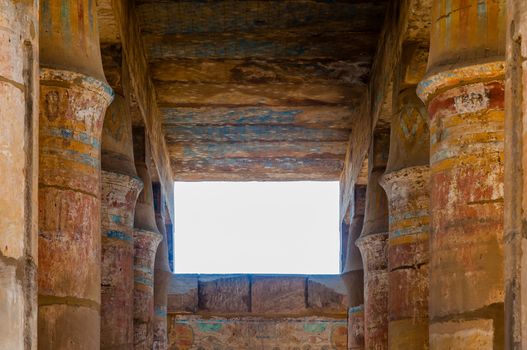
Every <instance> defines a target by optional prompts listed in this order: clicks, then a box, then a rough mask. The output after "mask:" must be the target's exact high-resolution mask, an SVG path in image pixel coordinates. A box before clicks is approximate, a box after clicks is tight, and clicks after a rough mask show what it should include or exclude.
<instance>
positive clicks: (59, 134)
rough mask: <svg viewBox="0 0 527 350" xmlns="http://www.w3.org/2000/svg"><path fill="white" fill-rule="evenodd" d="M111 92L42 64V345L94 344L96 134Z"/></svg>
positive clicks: (98, 238)
mask: <svg viewBox="0 0 527 350" xmlns="http://www.w3.org/2000/svg"><path fill="white" fill-rule="evenodd" d="M112 95H113V94H112V91H111V89H110V88H109V87H108V86H107V85H106V84H104V83H103V82H101V81H99V80H96V79H93V78H91V77H88V76H85V75H82V74H78V73H73V72H68V71H58V70H52V69H47V68H41V71H40V127H39V129H40V138H39V146H40V158H39V160H40V163H39V165H40V169H39V254H38V256H39V273H38V287H39V338H38V339H39V347H41V348H43V349H49V348H53V349H72V344H73V348H75V349H93V348H94V347H98V346H99V342H100V340H99V328H100V314H99V312H100V298H101V280H100V276H101V265H100V264H101V260H100V259H101V235H100V227H101V226H100V225H101V216H100V210H101V197H100V194H101V193H100V181H101V179H100V171H101V169H100V139H101V131H102V126H103V117H104V112H105V109H106V107H107V106H108V104H109V102H110V101H111V98H112ZM57 324H61V325H63V326H57ZM83 330H85V331H86V332H85V333H84V332H83Z"/></svg>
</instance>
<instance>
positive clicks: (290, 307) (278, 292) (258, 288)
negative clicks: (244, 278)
mask: <svg viewBox="0 0 527 350" xmlns="http://www.w3.org/2000/svg"><path fill="white" fill-rule="evenodd" d="M251 311H252V312H253V313H256V314H275V315H276V314H278V315H296V314H302V313H305V312H306V311H307V307H306V278H305V277H300V276H254V277H253V284H252V305H251Z"/></svg>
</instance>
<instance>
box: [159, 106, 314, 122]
mask: <svg viewBox="0 0 527 350" xmlns="http://www.w3.org/2000/svg"><path fill="white" fill-rule="evenodd" d="M162 111H163V113H164V114H165V119H166V120H167V121H168V122H169V123H170V122H175V123H177V124H192V125H199V124H210V121H209V119H213V120H216V119H218V120H220V119H221V120H223V121H225V124H230V125H237V124H245V125H246V124H288V125H290V124H293V123H295V122H296V117H297V116H298V115H300V114H302V113H304V111H303V110H301V109H291V110H282V111H281V110H274V109H271V108H259V107H249V108H239V109H234V110H232V109H230V110H225V109H217V110H213V111H199V110H198V111H189V110H184V109H178V108H162Z"/></svg>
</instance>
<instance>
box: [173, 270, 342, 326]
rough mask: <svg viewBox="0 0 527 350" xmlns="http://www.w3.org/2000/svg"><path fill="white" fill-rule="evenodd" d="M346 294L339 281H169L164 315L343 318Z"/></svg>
mask: <svg viewBox="0 0 527 350" xmlns="http://www.w3.org/2000/svg"><path fill="white" fill-rule="evenodd" d="M198 289H199V291H198ZM346 294H347V293H346V287H345V286H344V284H343V282H342V281H341V278H340V276H339V275H304V276H297V275H291V276H288V275H285V276H281V275H172V277H171V280H170V282H169V291H168V301H169V302H168V312H169V313H177V314H189V313H192V314H200V315H203V316H207V315H209V316H210V315H223V316H229V317H235V316H249V315H252V316H257V315H258V316H259V315H261V316H264V315H270V316H272V317H274V316H276V317H277V316H278V315H290V316H293V315H296V316H307V315H325V316H334V317H337V316H338V317H341V318H342V317H345V315H346V312H347V307H348V304H347V300H346ZM262 299H263V304H262ZM291 303H292V305H290V304H291ZM255 306H256V307H255Z"/></svg>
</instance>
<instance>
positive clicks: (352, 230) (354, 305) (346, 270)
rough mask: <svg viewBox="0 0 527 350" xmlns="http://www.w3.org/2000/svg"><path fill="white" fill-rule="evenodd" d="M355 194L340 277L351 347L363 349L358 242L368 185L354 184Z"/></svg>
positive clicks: (360, 270) (362, 305) (361, 289)
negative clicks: (345, 289) (346, 303)
mask: <svg viewBox="0 0 527 350" xmlns="http://www.w3.org/2000/svg"><path fill="white" fill-rule="evenodd" d="M366 172H367V170H366ZM366 176H367V175H366ZM353 197H354V198H353V201H352V202H351V203H350V205H351V208H350V216H351V218H350V224H349V235H348V236H349V237H348V240H347V252H346V261H345V264H344V267H343V271H342V275H341V278H342V281H343V282H344V285H345V286H346V288H347V297H348V305H349V306H350V308H349V313H348V348H350V349H364V268H363V265H362V256H361V253H360V250H359V248H358V247H357V245H356V243H357V239H358V238H359V237H360V235H361V233H362V229H363V223H364V211H365V207H366V186H365V185H355V190H354V191H353Z"/></svg>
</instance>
